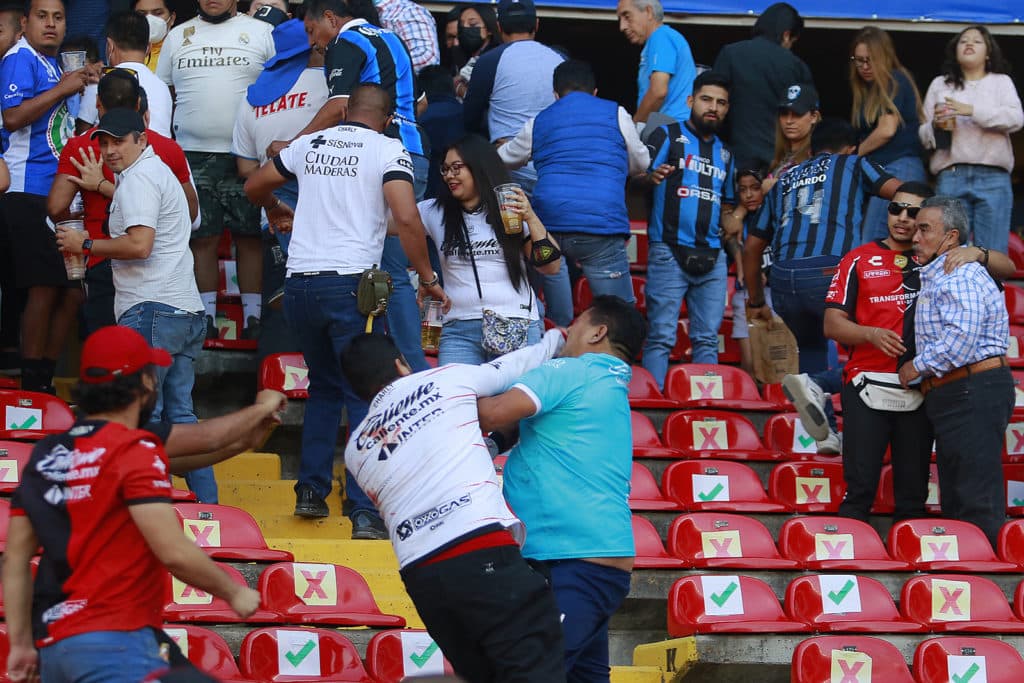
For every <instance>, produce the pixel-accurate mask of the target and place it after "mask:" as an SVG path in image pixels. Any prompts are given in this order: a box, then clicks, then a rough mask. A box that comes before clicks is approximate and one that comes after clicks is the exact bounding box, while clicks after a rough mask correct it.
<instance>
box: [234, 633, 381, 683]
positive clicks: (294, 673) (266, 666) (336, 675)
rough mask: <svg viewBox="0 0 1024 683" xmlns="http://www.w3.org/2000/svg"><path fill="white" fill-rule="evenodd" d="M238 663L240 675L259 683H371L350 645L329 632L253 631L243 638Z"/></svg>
mask: <svg viewBox="0 0 1024 683" xmlns="http://www.w3.org/2000/svg"><path fill="white" fill-rule="evenodd" d="M238 659H239V663H240V664H241V667H240V668H241V669H242V674H243V675H245V676H248V677H250V678H253V679H255V680H258V681H272V682H273V683H285V682H286V681H289V682H290V681H307V682H314V681H331V682H332V683H333V682H339V683H340V682H342V681H344V682H345V683H374V680H373V679H372V678H370V675H369V674H368V673H366V669H364V668H363V662H362V661H361V660H360V659H359V651H358V650H356V646H355V645H353V644H352V641H350V640H349V639H348V638H346V637H345V636H343V635H342V634H341V633H339V632H338V631H331V630H328V629H322V628H260V629H256V630H255V631H250V632H249V633H248V635H246V636H245V639H244V640H243V641H242V647H241V651H240V653H239V658H238Z"/></svg>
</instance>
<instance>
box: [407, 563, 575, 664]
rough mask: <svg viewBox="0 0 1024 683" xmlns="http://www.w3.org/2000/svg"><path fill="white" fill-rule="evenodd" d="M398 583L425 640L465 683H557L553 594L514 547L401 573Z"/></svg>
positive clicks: (558, 646) (559, 654)
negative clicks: (424, 632)
mask: <svg viewBox="0 0 1024 683" xmlns="http://www.w3.org/2000/svg"><path fill="white" fill-rule="evenodd" d="M402 580H403V581H404V582H405V588H406V590H407V591H408V593H409V597H411V598H412V601H413V604H415V605H416V610H417V611H418V612H419V614H420V617H422V618H423V623H424V624H426V627H427V631H428V632H429V633H430V636H431V637H432V638H433V639H434V640H435V641H436V642H437V644H438V646H440V648H441V651H442V652H443V653H444V656H445V657H447V658H448V661H449V662H451V665H452V668H454V669H455V673H456V674H458V675H459V676H461V677H462V678H464V679H465V680H466V681H468V683H491V682H493V683H504V682H511V681H516V682H522V683H548V682H549V681H551V682H555V683H565V664H564V651H563V647H564V646H563V643H562V628H561V624H560V622H559V612H558V607H557V606H556V604H555V597H554V594H553V593H552V592H551V588H550V587H549V586H548V583H547V581H546V580H545V579H544V577H543V576H541V575H540V574H539V573H538V572H536V571H535V570H534V569H533V568H531V567H530V565H528V564H527V563H526V560H524V559H523V556H522V555H521V554H520V552H519V548H518V547H517V546H502V547H499V548H486V549H483V550H477V551H474V552H471V553H466V554H465V555H461V556H459V557H454V558H452V559H450V560H442V561H441V562H438V563H436V564H432V565H428V566H425V567H413V568H411V569H405V570H403V571H402Z"/></svg>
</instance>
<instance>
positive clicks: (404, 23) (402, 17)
mask: <svg viewBox="0 0 1024 683" xmlns="http://www.w3.org/2000/svg"><path fill="white" fill-rule="evenodd" d="M377 13H378V14H379V15H380V23H381V24H383V26H384V28H386V29H390V30H392V31H394V32H395V33H397V34H398V37H399V38H401V39H402V42H403V43H405V46H406V47H407V48H408V49H409V56H410V57H411V58H412V68H413V70H414V71H415V72H416V73H419V72H420V69H422V68H423V67H425V66H430V65H431V64H439V63H440V62H441V54H440V47H439V46H438V43H437V23H436V22H435V21H434V17H433V16H431V14H430V12H429V11H427V9H426V8H425V7H423V6H422V5H420V4H417V3H415V2H412V1H411V0H383V2H381V3H380V4H378V5H377Z"/></svg>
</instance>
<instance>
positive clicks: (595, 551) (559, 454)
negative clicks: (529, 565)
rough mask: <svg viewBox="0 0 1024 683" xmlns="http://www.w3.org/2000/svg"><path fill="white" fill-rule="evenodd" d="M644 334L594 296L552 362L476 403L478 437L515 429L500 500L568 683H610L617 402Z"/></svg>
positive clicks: (619, 475) (624, 574)
mask: <svg viewBox="0 0 1024 683" xmlns="http://www.w3.org/2000/svg"><path fill="white" fill-rule="evenodd" d="M645 336H646V325H645V323H644V321H643V318H642V317H641V316H640V314H639V312H637V310H636V308H635V307H634V306H633V305H632V304H629V303H626V302H625V301H623V300H622V299H620V298H618V297H615V296H598V297H595V299H594V302H593V304H592V305H591V307H590V308H589V309H587V310H586V311H584V312H583V314H582V315H580V317H579V318H577V319H576V321H575V322H574V323H573V324H572V326H571V327H570V328H569V331H568V338H567V340H566V343H565V347H564V348H563V350H562V357H560V358H555V359H553V360H550V361H548V362H546V363H544V364H543V365H542V366H540V367H539V368H537V369H535V370H531V371H530V372H528V373H526V374H525V375H523V376H522V377H521V378H520V379H519V380H518V382H517V383H516V384H515V385H513V387H512V388H511V389H509V390H508V391H507V392H505V393H504V394H501V395H499V396H495V397H492V398H485V399H480V401H479V414H480V424H481V426H482V428H483V429H484V430H485V431H486V430H488V429H498V428H502V427H507V426H509V425H511V426H512V428H513V429H512V430H509V431H514V426H515V425H516V424H518V426H519V432H520V441H519V444H518V445H517V446H516V447H515V448H513V449H512V452H511V454H510V455H509V458H508V463H507V464H506V466H505V471H504V492H505V498H506V500H507V501H508V504H509V506H510V507H511V508H512V510H513V511H514V512H515V514H516V515H517V516H518V517H519V518H520V519H521V520H522V521H523V523H524V524H525V525H526V543H525V544H524V545H523V556H524V557H526V558H528V559H530V560H533V561H535V562H537V563H540V564H542V565H544V566H546V568H547V570H548V571H549V573H550V577H551V586H552V588H553V590H554V592H555V599H556V601H557V602H558V608H559V610H560V611H561V612H562V614H563V621H562V631H563V635H564V637H565V666H566V674H567V678H568V681H569V683H573V682H574V681H579V682H583V681H586V682H587V683H592V682H594V681H608V680H609V676H610V669H609V666H608V620H609V618H610V617H611V615H612V614H613V613H614V612H615V610H617V609H618V608H619V606H620V605H621V604H622V602H623V601H624V600H625V598H626V595H627V594H628V593H629V582H630V571H631V570H632V568H633V557H634V555H635V551H634V547H633V527H632V521H631V514H630V511H629V500H628V499H629V479H630V472H631V468H632V464H633V438H632V423H631V419H630V414H629V398H628V394H629V380H630V376H631V374H632V372H631V369H630V362H631V361H632V360H633V359H634V358H636V355H637V353H639V351H640V349H641V347H642V346H643V341H644V337H645ZM502 431H505V430H502Z"/></svg>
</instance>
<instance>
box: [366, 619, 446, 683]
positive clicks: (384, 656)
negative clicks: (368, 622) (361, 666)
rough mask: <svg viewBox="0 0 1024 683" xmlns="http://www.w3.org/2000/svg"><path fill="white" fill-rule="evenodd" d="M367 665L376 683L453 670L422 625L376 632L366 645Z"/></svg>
mask: <svg viewBox="0 0 1024 683" xmlns="http://www.w3.org/2000/svg"><path fill="white" fill-rule="evenodd" d="M366 668H367V670H368V671H369V672H370V675H371V676H372V677H373V679H374V680H375V681H377V683H399V682H400V681H404V680H412V679H413V678H414V677H418V676H429V675H432V674H433V675H438V676H440V675H443V674H452V673H454V672H453V670H452V665H451V664H449V663H448V660H447V659H445V658H444V654H443V653H442V652H441V649H440V648H439V647H438V646H437V643H435V642H434V639H433V638H431V637H430V634H429V633H427V632H426V631H424V630H422V629H403V630H393V631H382V632H381V633H378V634H376V635H375V636H374V637H373V638H371V639H370V642H369V643H368V644H367V646H366ZM407 676H408V677H409V678H406V677H407Z"/></svg>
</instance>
